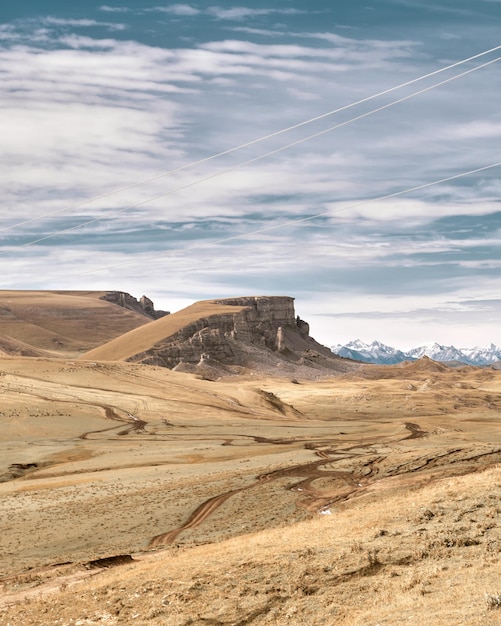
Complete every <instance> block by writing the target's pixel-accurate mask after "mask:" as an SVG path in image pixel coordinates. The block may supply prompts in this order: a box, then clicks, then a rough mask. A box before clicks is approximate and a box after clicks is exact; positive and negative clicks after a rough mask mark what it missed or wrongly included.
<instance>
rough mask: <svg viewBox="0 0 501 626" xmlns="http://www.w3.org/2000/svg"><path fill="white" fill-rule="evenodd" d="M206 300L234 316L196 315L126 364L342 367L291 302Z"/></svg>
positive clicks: (202, 369) (194, 368) (190, 367)
mask: <svg viewBox="0 0 501 626" xmlns="http://www.w3.org/2000/svg"><path fill="white" fill-rule="evenodd" d="M212 302H213V304H214V305H223V306H224V307H225V311H228V307H233V306H234V307H235V312H234V313H233V312H231V313H229V312H224V313H221V314H218V313H215V314H213V315H209V316H207V317H201V318H200V319H197V320H196V321H193V322H191V323H189V324H187V325H185V326H184V327H183V328H180V329H179V330H178V331H177V332H175V333H173V334H171V335H170V336H168V337H165V338H164V339H162V340H161V341H159V342H157V343H155V345H153V346H151V347H149V348H148V349H147V350H145V351H143V352H139V353H137V354H135V355H134V356H132V357H129V358H128V359H127V360H129V361H134V362H141V363H145V364H151V365H159V366H162V367H168V368H170V369H174V368H175V369H178V370H182V371H191V372H197V371H198V372H200V373H204V372H205V373H208V372H210V371H212V372H213V373H217V372H219V373H223V370H224V369H225V368H228V367H229V368H230V371H235V367H236V368H249V369H259V370H263V369H267V368H272V367H279V366H281V365H282V366H290V367H292V368H293V367H297V366H301V367H303V368H304V367H306V368H314V369H342V367H340V363H341V362H342V360H341V359H339V358H338V357H335V356H334V355H333V354H332V352H331V351H330V350H329V349H328V348H325V347H324V346H321V345H320V344H318V343H317V342H316V341H315V340H314V339H312V338H311V337H310V336H309V334H308V333H309V326H308V324H307V323H306V322H304V321H303V320H301V319H299V317H296V314H295V311H294V298H290V297H286V296H269V297H266V296H258V297H242V298H228V299H224V300H214V301H212ZM290 367H289V369H290ZM232 368H233V370H232ZM286 369H287V368H286Z"/></svg>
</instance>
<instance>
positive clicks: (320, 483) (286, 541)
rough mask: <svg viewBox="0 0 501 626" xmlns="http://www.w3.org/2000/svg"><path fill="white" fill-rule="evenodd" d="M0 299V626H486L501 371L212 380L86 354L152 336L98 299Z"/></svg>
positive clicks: (362, 369)
mask: <svg viewBox="0 0 501 626" xmlns="http://www.w3.org/2000/svg"><path fill="white" fill-rule="evenodd" d="M1 294H2V298H0V308H1V309H2V311H3V319H5V320H6V325H4V326H3V329H4V330H5V328H7V327H8V329H9V330H8V331H5V335H6V336H7V337H6V338H4V339H3V343H2V346H0V348H1V349H2V350H3V355H1V356H0V388H1V390H2V406H1V407H0V419H1V424H2V428H1V431H0V463H1V465H0V475H1V477H2V481H3V482H1V483H0V494H1V502H2V506H1V509H2V520H1V526H2V527H1V534H0V572H1V574H0V576H1V582H2V593H1V596H0V607H1V608H0V624H10V625H11V626H17V625H20V624H26V625H30V624H37V625H40V624H47V625H49V624H65V625H68V626H69V625H70V624H75V625H76V624H79V625H83V624H101V623H103V624H104V623H106V624H168V625H179V626H180V625H184V624H221V625H223V624H256V625H257V624H309V625H316V624H323V625H325V624H348V625H349V624H353V625H354V624H357V625H359V626H362V625H372V626H376V624H402V623H412V624H423V625H424V624H432V623H433V624H438V625H440V624H446V623H447V624H485V625H489V626H490V625H494V624H499V620H500V619H501V618H500V616H501V608H500V607H501V585H500V582H499V581H500V580H501V575H500V574H501V567H500V556H501V537H500V532H499V531H500V517H499V516H500V512H501V466H500V461H501V428H500V412H501V372H500V371H498V370H495V369H492V368H485V369H479V368H473V367H461V368H449V367H446V366H444V365H441V364H437V363H434V362H433V361H429V360H427V359H424V360H420V361H417V362H415V363H405V364H402V365H399V366H385V367H376V366H360V365H357V364H355V365H354V366H353V367H352V366H350V367H348V366H347V365H346V364H344V363H340V366H339V371H337V372H328V371H322V370H321V369H318V370H312V372H313V373H312V374H311V375H309V376H306V375H304V376H302V375H301V374H304V372H306V371H307V367H305V365H304V359H303V360H301V362H300V365H298V367H296V369H295V370H294V368H293V367H292V365H291V366H290V368H289V366H287V367H286V366H285V365H284V366H281V367H277V366H276V365H277V364H276V363H275V361H274V360H273V359H274V358H275V357H274V355H272V354H270V357H269V360H268V361H266V359H265V358H264V359H263V367H262V368H261V370H260V369H259V368H256V369H250V368H245V367H239V368H237V369H234V371H232V372H229V373H228V375H226V376H223V377H220V378H218V379H215V378H214V377H213V376H212V377H208V376H204V375H202V374H200V372H198V373H197V371H194V372H193V373H186V372H180V371H171V370H169V369H166V368H164V367H158V366H155V365H145V364H143V363H139V362H125V361H123V360H94V359H89V358H86V355H87V351H89V350H92V349H94V348H96V347H97V346H99V345H101V344H103V343H104V342H105V341H106V339H111V338H113V336H121V335H122V334H123V333H126V332H129V331H131V330H133V329H134V328H142V327H144V328H146V326H149V328H154V326H153V325H154V324H156V325H157V326H158V327H159V328H161V321H160V320H159V321H156V322H152V321H151V320H150V319H145V318H144V316H141V314H140V313H138V312H134V311H130V310H126V309H123V308H120V307H118V306H117V305H116V304H110V303H108V302H106V303H104V302H103V301H101V300H99V299H98V296H99V294H93V293H89V294H82V293H77V292H74V293H68V292H66V293H60V294H57V293H55V292H52V293H43V292H30V293H28V292H1ZM101 295H102V294H101ZM99 297H100V296H99ZM23 298H24V301H23V302H21V300H23ZM37 298H38V300H37ZM27 303H28V304H27ZM86 306H87V307H88V309H85V307H86ZM204 306H205V305H204ZM16 307H17V308H16ZM82 307H83V308H82ZM205 308H207V307H205ZM205 308H204V311H205ZM30 309H31V312H30ZM83 309H84V310H83ZM110 315H111V317H110ZM113 316H115V317H114V318H113ZM81 319H87V326H86V328H84V329H83V330H82V323H81ZM165 319H168V318H165ZM62 320H64V324H63V322H62ZM174 322H175V318H174V316H172V320H171V321H169V324H171V325H172V324H174ZM134 332H136V334H137V332H139V331H134ZM155 341H156V340H155ZM27 352H29V354H28V355H26V353H27ZM90 354H92V352H91V353H90ZM287 354H288V353H287ZM253 358H255V355H254V357H253ZM288 359H289V362H291V359H292V357H288ZM272 366H273V367H274V370H273V372H272V371H271V369H272ZM294 372H296V374H297V375H292V374H291V373H294ZM272 374H273V375H272ZM278 374H279V375H278Z"/></svg>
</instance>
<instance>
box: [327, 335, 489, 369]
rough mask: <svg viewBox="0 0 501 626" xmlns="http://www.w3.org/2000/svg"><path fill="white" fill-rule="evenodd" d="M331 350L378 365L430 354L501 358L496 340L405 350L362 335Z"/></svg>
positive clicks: (478, 360) (467, 359) (471, 361)
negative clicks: (365, 339) (484, 343)
mask: <svg viewBox="0 0 501 626" xmlns="http://www.w3.org/2000/svg"><path fill="white" fill-rule="evenodd" d="M331 350H332V352H334V354H338V355H339V356H344V357H347V358H348V359H354V360H355V361H363V362H364V363H376V364H378V365H391V364H394V363H401V362H402V361H415V360H417V359H420V358H421V357H423V356H427V357H429V358H430V359H433V360H434V361H459V362H460V363H466V364H468V365H492V364H493V363H496V362H497V361H501V348H498V347H497V346H495V345H494V344H493V343H492V344H491V345H490V346H488V347H487V348H455V347H454V346H442V345H440V344H438V343H430V344H427V345H424V346H419V347H418V348H412V349H411V350H408V351H407V352H402V350H398V349H396V348H392V347H390V346H386V345H384V344H383V343H380V342H379V341H373V342H372V343H371V344H366V343H364V342H363V341H360V340H359V339H357V340H355V341H350V343H347V344H346V345H344V346H342V345H341V344H339V345H337V346H331Z"/></svg>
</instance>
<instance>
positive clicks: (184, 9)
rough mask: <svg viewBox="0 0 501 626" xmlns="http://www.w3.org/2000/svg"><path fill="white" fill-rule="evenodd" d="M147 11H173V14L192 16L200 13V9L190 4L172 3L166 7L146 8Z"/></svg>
mask: <svg viewBox="0 0 501 626" xmlns="http://www.w3.org/2000/svg"><path fill="white" fill-rule="evenodd" d="M144 11H145V12H160V13H172V15H179V16H191V15H198V14H199V13H200V10H199V9H197V8H195V7H193V6H191V5H189V4H170V5H168V6H165V7H160V6H159V7H152V8H149V9H144Z"/></svg>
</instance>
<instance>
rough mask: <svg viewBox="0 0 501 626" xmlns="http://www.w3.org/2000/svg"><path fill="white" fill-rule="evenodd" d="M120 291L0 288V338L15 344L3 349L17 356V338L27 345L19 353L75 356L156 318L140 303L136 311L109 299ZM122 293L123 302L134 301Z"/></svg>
mask: <svg viewBox="0 0 501 626" xmlns="http://www.w3.org/2000/svg"><path fill="white" fill-rule="evenodd" d="M117 293H120V292H107V291H15V290H0V342H1V341H2V338H7V339H6V340H5V341H6V342H7V344H9V345H10V349H9V348H8V346H7V349H5V348H1V346H0V349H3V350H4V351H5V352H7V353H10V354H13V353H14V352H16V350H14V352H13V351H12V345H13V342H16V341H17V342H22V344H25V347H24V348H19V346H20V345H21V344H19V345H18V348H19V350H17V352H18V353H19V352H21V353H22V352H23V350H24V352H25V353H26V350H27V347H26V346H28V347H31V348H32V349H33V350H34V351H35V352H36V351H40V350H42V351H48V352H50V353H52V354H53V355H54V356H56V355H57V354H61V355H67V356H69V355H76V354H78V353H81V352H84V351H87V350H89V349H90V348H93V347H95V346H97V345H100V344H102V343H104V342H105V341H109V339H110V338H112V337H116V336H118V335H121V334H123V333H125V332H127V331H129V330H131V329H132V328H136V327H138V326H142V325H144V324H147V323H148V322H150V321H151V320H152V318H151V317H150V316H148V315H146V314H145V313H144V312H143V313H141V312H140V310H141V309H140V307H137V308H136V309H135V310H133V309H131V308H126V307H125V306H123V305H118V306H117V304H115V303H113V302H111V301H107V300H105V299H104V298H108V299H109V298H110V295H112V294H117ZM123 296H124V304H126V303H127V301H128V300H127V299H130V300H131V301H134V298H132V297H131V296H128V294H123ZM118 301H119V300H118ZM41 354H43V353H40V352H38V355H41ZM25 355H26V356H33V354H27V353H26V354H25Z"/></svg>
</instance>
